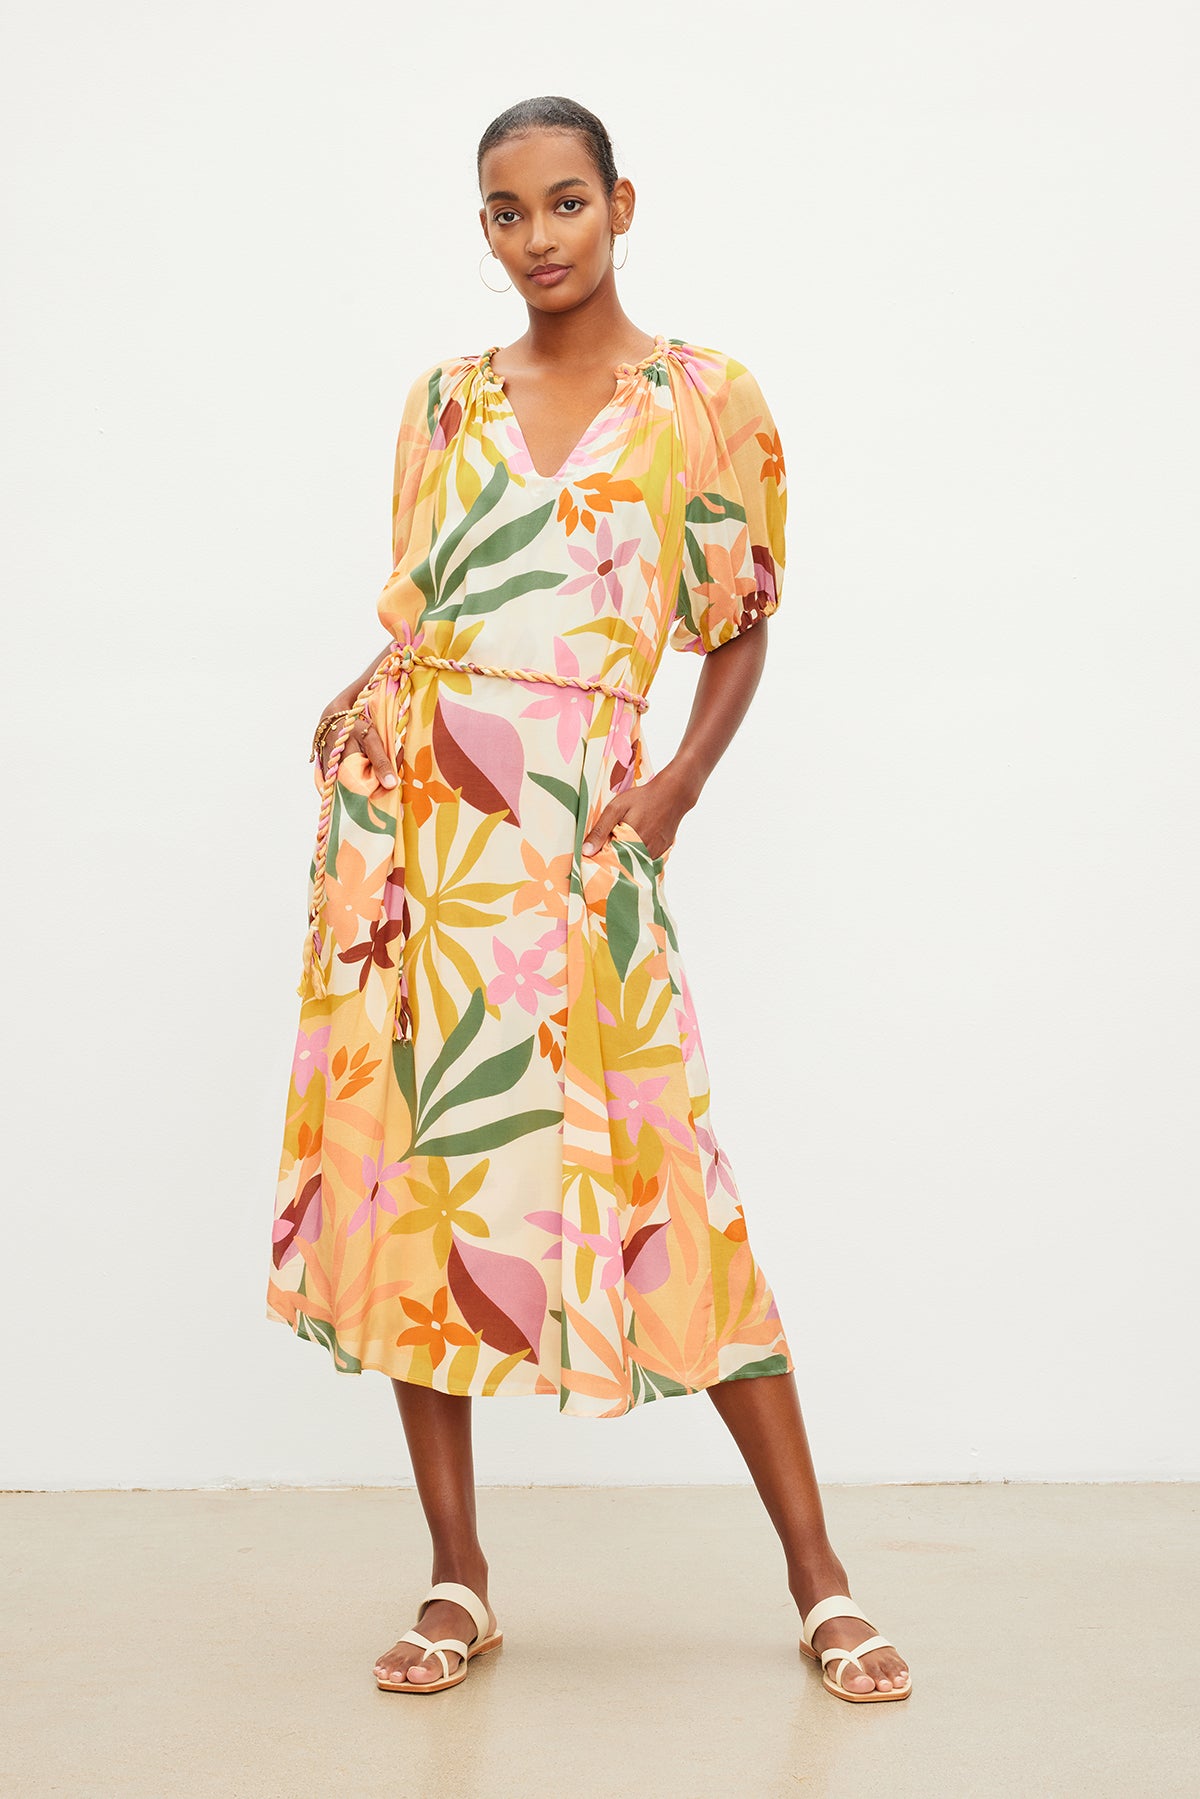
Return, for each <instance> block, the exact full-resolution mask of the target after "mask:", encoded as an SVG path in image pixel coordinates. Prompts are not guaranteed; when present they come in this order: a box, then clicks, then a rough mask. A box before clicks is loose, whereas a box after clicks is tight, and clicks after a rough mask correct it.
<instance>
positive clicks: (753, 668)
mask: <svg viewBox="0 0 1200 1799" xmlns="http://www.w3.org/2000/svg"><path fill="white" fill-rule="evenodd" d="M767 622H768V621H767V620H766V619H765V618H763V619H759V621H758V623H757V624H756V625H754V626H752V627H751V629H750V630H749V631H743V632H741V634H740V635H739V636H737V637H732V638H730V640H729V642H728V643H725V644H722V645H721V647H720V649H717V650H710V651H709V653H708V655H707V656H705V658H704V667H703V668H702V669H701V670H700V678H699V680H698V681H697V683H696V692H695V697H694V698H693V700H692V710H691V713H690V714H689V717H688V722H687V726H686V728H685V730H684V733H683V736H682V738H681V739H680V741H679V748H678V749H677V750H676V752H675V754H674V755H673V756H672V757H671V760H670V761H669V762H668V763H667V764H666V766H665V767H664V768H663V770H662V772H663V774H664V775H667V776H669V778H670V780H671V782H672V784H675V785H677V786H678V788H679V790H680V793H681V795H682V796H683V797H684V798H685V799H686V800H687V803H688V806H689V807H690V806H694V805H695V804H696V801H697V800H698V799H699V798H700V795H701V793H702V792H703V790H704V784H705V782H706V781H707V780H708V777H709V775H711V773H712V771H713V769H714V768H715V767H716V766H717V763H718V762H719V761H720V760H721V757H722V756H723V755H724V754H725V751H726V750H727V749H728V748H729V745H730V744H731V742H732V741H733V738H734V735H735V734H736V732H737V729H738V726H739V725H740V724H741V722H742V720H743V718H745V716H746V713H747V711H748V710H749V707H750V702H751V700H752V699H753V698H754V691H755V688H756V687H757V686H758V683H759V680H760V678H761V676H762V671H763V665H764V663H765V662H766V659H767Z"/></svg>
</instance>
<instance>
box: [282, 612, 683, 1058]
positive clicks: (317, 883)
mask: <svg viewBox="0 0 1200 1799" xmlns="http://www.w3.org/2000/svg"><path fill="white" fill-rule="evenodd" d="M414 668H428V669H451V670H454V671H455V672H461V673H465V674H472V675H493V676H497V677H499V678H500V679H502V680H505V681H531V682H535V683H537V682H545V683H547V684H548V685H550V686H553V687H577V688H580V689H581V690H582V691H583V692H585V693H602V694H607V695H609V696H610V697H611V698H613V699H615V700H624V701H625V702H626V703H627V704H628V705H631V706H634V707H636V708H637V710H638V711H639V712H644V711H645V710H646V708H647V706H648V705H649V704H650V701H649V699H648V697H647V696H646V695H645V694H644V693H635V692H634V691H633V689H632V688H631V687H620V686H616V685H614V684H612V683H610V682H608V681H601V680H598V679H593V678H589V677H587V676H583V675H560V674H551V673H549V672H548V671H546V670H544V669H536V668H502V667H499V666H496V665H493V664H489V663H485V662H460V661H456V660H454V659H453V658H451V657H449V656H432V655H425V654H423V653H421V652H420V651H417V650H414V649H413V646H412V645H411V644H409V643H404V644H402V643H399V642H396V641H395V640H393V642H392V643H391V645H390V646H389V648H388V650H387V652H386V653H385V655H384V656H383V658H382V659H381V661H380V662H379V664H378V666H377V667H376V668H375V671H374V673H373V674H372V675H371V678H370V679H369V680H368V681H367V682H366V684H365V686H364V687H363V688H362V690H361V691H360V693H359V694H358V696H357V698H356V699H355V701H354V704H353V705H352V706H351V707H350V708H349V710H348V711H347V713H346V716H345V717H344V718H343V720H342V722H341V725H340V727H339V729H338V731H337V733H336V736H335V737H334V742H333V748H332V750H331V751H330V755H329V766H328V768H327V769H326V771H325V776H324V779H323V781H322V783H321V807H320V811H319V813H318V815H317V843H316V852H315V855H314V858H313V884H312V899H311V902H310V904H309V912H308V930H307V932H306V934H305V938H304V962H303V969H302V972H301V976H300V984H299V986H298V987H297V989H296V991H297V993H299V994H300V995H302V996H303V997H312V998H314V999H325V998H326V997H327V994H328V986H327V983H326V980H325V971H324V966H323V962H324V956H323V943H322V936H321V921H322V915H323V913H324V911H325V900H326V869H325V864H326V857H327V854H328V850H329V836H330V830H331V827H332V823H333V802H334V795H335V793H336V792H337V780H338V769H339V768H340V767H341V762H342V755H343V752H344V750H345V747H346V743H347V741H348V739H349V736H350V733H351V731H352V730H353V729H354V727H355V725H356V724H357V723H358V721H359V720H360V719H361V718H362V717H363V715H364V714H365V713H366V712H367V710H368V708H369V706H370V703H371V700H372V698H373V696H374V695H375V693H376V692H377V691H378V690H379V688H380V687H381V686H382V685H383V683H384V682H385V681H387V680H389V679H391V678H393V677H394V678H395V679H396V680H397V681H398V682H399V683H400V691H399V695H398V712H397V717H396V730H395V736H394V761H395V765H396V779H397V781H398V782H400V783H401V794H402V791H403V786H402V784H403V778H404V742H405V737H406V735H407V731H408V720H409V716H410V714H411V712H412V679H411V676H412V671H413V669H414ZM640 750H641V740H640V738H639V739H638V742H637V744H636V745H635V754H636V753H637V752H640ZM638 760H639V761H640V755H638ZM635 775H636V770H635ZM401 808H403V799H402V798H401ZM399 837H400V843H401V849H403V829H401V831H400V833H399ZM396 872H397V870H393V874H394V873H396ZM398 872H399V873H400V874H401V876H402V875H403V868H402V866H400V867H399V870H398ZM386 886H387V883H385V905H387V906H388V909H389V911H390V910H391V907H392V906H393V905H394V903H395V902H394V900H393V901H391V902H389V901H388V900H387V899H386ZM393 886H394V882H393ZM407 909H408V902H407V900H406V899H405V898H404V896H403V892H401V897H400V909H399V920H400V923H401V931H400V936H399V938H398V940H397V942H396V972H397V982H396V1007H395V1019H394V1027H393V1034H394V1036H395V1037H396V1038H397V1039H399V1040H400V1041H403V1040H404V1039H406V1038H407V1037H408V1035H409V1033H410V1031H411V1028H412V1018H411V1013H410V1010H409V1003H408V981H407V977H406V975H405V971H404V943H405V927H404V923H403V921H404V916H405V914H406V912H407ZM393 916H395V914H393Z"/></svg>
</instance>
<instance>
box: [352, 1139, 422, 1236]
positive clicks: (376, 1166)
mask: <svg viewBox="0 0 1200 1799" xmlns="http://www.w3.org/2000/svg"><path fill="white" fill-rule="evenodd" d="M411 1167H412V1163H411V1162H389V1163H388V1165H387V1167H386V1168H385V1167H384V1166H383V1150H382V1149H381V1150H380V1151H379V1154H378V1155H377V1156H364V1157H363V1159H362V1181H363V1187H364V1189H365V1190H366V1198H365V1199H364V1200H363V1202H362V1204H361V1205H360V1206H359V1208H358V1210H357V1211H356V1212H355V1214H354V1216H353V1218H352V1219H351V1220H350V1222H349V1224H348V1225H347V1226H346V1230H347V1233H348V1234H349V1235H350V1236H353V1235H354V1233H355V1231H358V1230H361V1229H362V1227H363V1225H364V1224H365V1223H366V1222H367V1219H368V1218H369V1219H370V1221H371V1241H372V1242H374V1241H375V1229H376V1226H377V1224H378V1222H379V1214H380V1212H391V1213H392V1214H393V1216H394V1215H395V1211H396V1198H395V1195H394V1194H393V1193H390V1192H389V1191H388V1186H387V1183H388V1182H389V1181H393V1180H395V1179H396V1177H397V1176H398V1175H401V1174H407V1173H408V1171H409V1169H410V1168H411Z"/></svg>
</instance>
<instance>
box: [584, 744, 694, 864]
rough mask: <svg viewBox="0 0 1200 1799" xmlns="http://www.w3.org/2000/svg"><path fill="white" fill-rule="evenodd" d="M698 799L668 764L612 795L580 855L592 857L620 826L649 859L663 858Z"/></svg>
mask: <svg viewBox="0 0 1200 1799" xmlns="http://www.w3.org/2000/svg"><path fill="white" fill-rule="evenodd" d="M699 797H700V796H699V794H698V793H693V792H692V791H691V789H690V787H689V786H688V785H687V784H686V783H685V782H684V780H683V779H682V777H681V776H679V775H677V774H673V773H672V770H671V765H670V764H669V763H668V765H667V767H666V768H664V769H661V770H660V771H659V773H658V774H656V775H652V776H651V778H650V779H649V780H648V781H642V782H641V783H640V784H639V785H637V786H634V787H626V788H624V789H623V790H622V791H621V792H620V793H614V794H613V796H612V798H611V799H610V800H609V802H608V804H607V806H605V807H604V809H603V811H602V812H601V813H600V814H599V816H598V817H597V818H596V821H595V823H594V824H593V825H592V828H591V830H590V831H589V832H588V834H587V836H586V837H585V838H584V841H583V853H584V855H585V856H594V855H595V854H596V852H597V850H600V849H603V847H604V845H605V844H606V843H607V842H608V840H609V838H610V837H611V836H612V833H613V827H614V826H615V825H618V824H622V823H623V824H627V825H630V826H631V827H632V828H633V830H635V831H636V832H637V834H638V836H639V837H640V838H641V840H642V842H643V843H644V844H645V846H646V848H647V849H648V850H649V852H650V854H651V855H652V856H661V855H664V854H665V853H666V851H667V850H669V849H670V847H671V845H672V844H673V843H674V841H675V833H676V831H677V830H678V829H679V821H680V819H681V818H682V817H683V815H684V813H685V812H690V811H691V809H692V807H693V806H694V805H695V804H696V801H697V799H698V798H699Z"/></svg>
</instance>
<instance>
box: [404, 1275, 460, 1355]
mask: <svg viewBox="0 0 1200 1799" xmlns="http://www.w3.org/2000/svg"><path fill="white" fill-rule="evenodd" d="M400 1304H401V1305H402V1306H403V1307H404V1310H405V1311H406V1312H407V1313H408V1315H409V1317H410V1318H415V1319H416V1320H417V1322H416V1323H415V1324H414V1325H411V1326H410V1327H409V1329H408V1330H406V1331H401V1332H400V1335H399V1336H398V1337H397V1338H396V1344H397V1347H400V1346H402V1345H403V1344H406V1343H412V1344H418V1345H422V1346H427V1347H428V1349H429V1359H430V1361H431V1362H432V1363H433V1365H434V1367H435V1368H438V1367H440V1366H441V1362H442V1358H443V1357H444V1355H445V1353H446V1345H447V1343H455V1344H459V1345H461V1346H462V1347H463V1348H465V1347H466V1345H467V1344H468V1343H474V1341H475V1333H474V1331H469V1330H468V1329H467V1327H466V1325H465V1324H456V1323H455V1322H454V1321H453V1319H448V1318H447V1317H446V1310H447V1308H448V1306H449V1304H450V1289H449V1287H439V1288H438V1290H437V1292H436V1293H435V1294H434V1296H433V1305H432V1306H423V1305H422V1304H421V1302H420V1300H419V1299H409V1298H408V1297H407V1296H406V1295H405V1294H403V1293H402V1294H401V1295H400Z"/></svg>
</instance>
